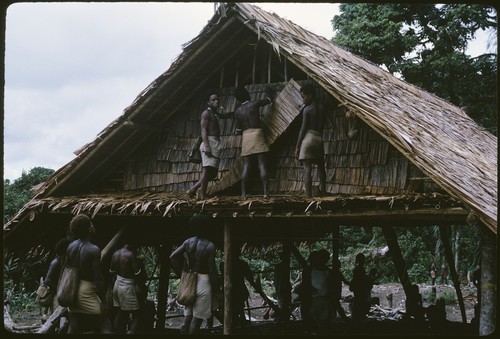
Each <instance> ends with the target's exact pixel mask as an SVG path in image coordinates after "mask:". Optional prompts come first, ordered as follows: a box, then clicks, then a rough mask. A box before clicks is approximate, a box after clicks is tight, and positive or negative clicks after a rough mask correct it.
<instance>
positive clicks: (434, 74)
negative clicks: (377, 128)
mask: <svg viewBox="0 0 500 339" xmlns="http://www.w3.org/2000/svg"><path fill="white" fill-rule="evenodd" d="M339 9H340V12H341V14H340V15H336V16H335V17H334V18H333V19H332V25H333V29H334V31H335V36H334V38H333V39H332V40H333V42H335V43H337V44H338V45H341V46H343V47H345V48H347V49H349V50H351V51H352V52H353V53H355V54H358V55H360V56H362V57H364V58H366V59H368V60H370V61H372V62H374V63H376V64H378V65H381V66H382V67H384V68H386V69H387V70H388V71H389V72H391V73H393V74H396V75H399V76H401V77H402V78H403V79H405V80H406V81H408V82H410V83H412V84H414V85H416V86H418V87H420V88H423V89H425V90H427V91H429V92H432V93H434V94H436V95H438V96H439V97H441V98H443V99H446V100H448V101H449V102H451V103H453V104H454V105H456V106H459V107H461V108H462V109H464V110H465V112H467V114H469V116H470V117H471V118H473V119H474V120H475V121H476V122H477V123H479V124H480V125H482V126H483V127H485V128H487V129H488V130H490V131H491V132H492V133H494V134H495V135H496V134H497V114H496V111H497V106H496V92H497V87H496V86H497V79H496V76H497V55H496V54H489V53H487V54H483V55H480V56H477V57H471V56H469V55H467V54H466V50H467V47H468V44H469V42H470V41H471V40H472V39H474V38H475V36H476V33H477V32H478V30H488V31H489V32H490V33H491V34H492V35H494V36H495V37H496V34H497V31H496V26H497V14H496V10H495V9H494V8H493V7H489V6H485V5H476V4H444V5H435V4H411V3H403V4H397V3H387V4H377V3H363V4H355V3H353V4H342V5H340V6H339Z"/></svg>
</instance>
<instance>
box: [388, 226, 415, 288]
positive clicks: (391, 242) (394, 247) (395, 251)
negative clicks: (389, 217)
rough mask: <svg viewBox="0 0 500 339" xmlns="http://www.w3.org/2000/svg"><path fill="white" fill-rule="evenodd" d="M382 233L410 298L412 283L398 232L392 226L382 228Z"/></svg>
mask: <svg viewBox="0 0 500 339" xmlns="http://www.w3.org/2000/svg"><path fill="white" fill-rule="evenodd" d="M382 232H383V233H384V237H385V241H387V246H389V252H390V253H391V257H392V261H393V262H394V266H395V267H396V272H397V274H398V277H399V281H401V285H403V289H404V291H405V294H406V296H408V295H409V294H410V293H409V292H410V286H411V281H410V277H409V276H408V271H407V267H406V262H405V260H404V258H403V255H402V254H401V248H400V247H399V244H398V238H397V236H396V232H395V231H394V228H392V227H391V226H382Z"/></svg>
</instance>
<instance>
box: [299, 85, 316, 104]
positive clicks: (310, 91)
mask: <svg viewBox="0 0 500 339" xmlns="http://www.w3.org/2000/svg"><path fill="white" fill-rule="evenodd" d="M300 96H301V97H302V100H303V101H304V105H309V104H310V103H311V102H312V101H313V100H314V98H315V97H316V90H315V89H314V87H313V85H311V84H305V85H304V86H302V87H301V88H300Z"/></svg>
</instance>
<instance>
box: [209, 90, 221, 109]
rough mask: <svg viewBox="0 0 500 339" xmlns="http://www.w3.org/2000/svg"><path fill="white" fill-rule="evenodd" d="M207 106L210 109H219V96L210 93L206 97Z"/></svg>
mask: <svg viewBox="0 0 500 339" xmlns="http://www.w3.org/2000/svg"><path fill="white" fill-rule="evenodd" d="M207 106H208V107H209V108H211V109H214V110H215V109H217V108H218V107H219V94H217V93H212V94H210V95H209V96H208V101H207Z"/></svg>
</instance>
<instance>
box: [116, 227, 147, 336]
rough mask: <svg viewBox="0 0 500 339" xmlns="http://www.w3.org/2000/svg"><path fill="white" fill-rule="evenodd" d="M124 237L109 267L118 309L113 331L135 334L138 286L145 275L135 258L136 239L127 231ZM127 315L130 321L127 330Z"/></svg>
mask: <svg viewBox="0 0 500 339" xmlns="http://www.w3.org/2000/svg"><path fill="white" fill-rule="evenodd" d="M126 238H127V243H126V244H125V245H124V246H123V247H122V248H120V249H118V250H116V251H115V253H113V257H112V258H111V265H110V268H109V272H110V273H111V274H116V281H115V283H114V286H113V306H115V307H117V308H118V309H117V314H116V317H115V319H114V324H113V325H114V329H115V333H120V334H125V333H129V334H135V333H137V331H138V329H139V319H140V317H139V310H140V309H141V306H142V305H141V304H142V300H141V297H140V286H141V284H142V283H144V282H145V278H146V277H145V275H144V272H142V270H141V267H140V265H139V262H138V260H137V256H136V252H137V243H136V240H135V239H133V238H132V236H131V235H130V234H128V233H127V235H126ZM141 273H142V274H141ZM129 316H131V318H132V322H131V323H130V326H129V328H128V331H127V323H128V320H129Z"/></svg>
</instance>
